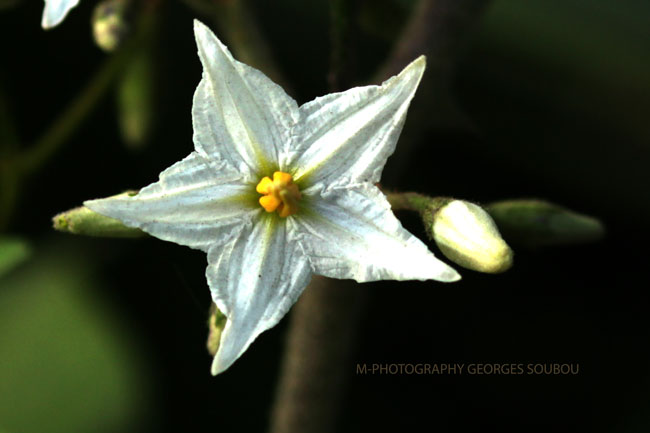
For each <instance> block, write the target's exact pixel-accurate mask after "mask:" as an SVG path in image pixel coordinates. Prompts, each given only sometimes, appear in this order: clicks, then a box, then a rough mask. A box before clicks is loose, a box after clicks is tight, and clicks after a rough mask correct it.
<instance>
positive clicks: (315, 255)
mask: <svg viewBox="0 0 650 433" xmlns="http://www.w3.org/2000/svg"><path fill="white" fill-rule="evenodd" d="M305 195H306V196H307V195H312V196H311V197H309V200H310V208H309V212H305V213H304V214H301V215H300V218H295V219H293V220H291V223H292V224H295V228H296V230H297V231H299V233H298V234H297V235H296V237H297V238H298V240H299V244H300V246H301V247H302V249H303V251H304V252H305V254H306V255H307V256H308V257H309V261H310V262H311V265H312V269H313V271H314V273H316V274H320V275H325V276H327V277H332V278H351V279H354V280H356V281H358V282H366V281H376V280H438V281H445V282H448V281H456V280H458V279H460V276H459V275H458V273H457V272H456V271H455V270H454V269H453V268H451V267H449V266H448V265H446V264H445V263H443V262H441V261H440V260H438V259H437V258H436V257H435V256H434V255H433V253H431V251H429V249H428V248H427V247H426V245H424V244H423V243H422V241H420V240H419V239H418V238H416V237H415V236H413V235H412V234H410V233H409V232H408V231H406V230H405V229H404V228H403V227H402V225H401V224H400V222H399V220H398V219H397V218H396V217H395V216H394V215H393V213H392V212H391V210H390V204H389V203H388V201H387V200H386V198H385V197H384V195H383V194H382V193H381V191H379V189H378V188H376V187H375V186H373V185H369V184H357V185H354V186H351V187H348V186H345V187H343V186H334V187H332V188H329V189H327V190H324V191H322V192H321V193H320V194H319V193H315V192H314V191H313V188H312V191H308V190H306V191H305ZM319 195H320V196H319Z"/></svg>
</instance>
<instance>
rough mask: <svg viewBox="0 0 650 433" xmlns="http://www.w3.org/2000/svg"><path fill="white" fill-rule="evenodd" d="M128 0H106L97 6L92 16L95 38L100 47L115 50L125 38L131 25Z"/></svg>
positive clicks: (109, 50)
mask: <svg viewBox="0 0 650 433" xmlns="http://www.w3.org/2000/svg"><path fill="white" fill-rule="evenodd" d="M126 6H127V1H126V0H104V1H102V2H100V3H98V4H97V6H95V10H94V11H93V17H92V26H93V38H94V39H95V43H96V44H97V46H98V47H99V48H101V49H102V50H104V51H107V52H111V51H114V50H115V49H116V48H117V47H118V46H119V45H120V43H121V42H122V41H123V40H124V38H125V36H126V35H127V33H128V30H129V25H128V22H127V19H126V9H127V7H126Z"/></svg>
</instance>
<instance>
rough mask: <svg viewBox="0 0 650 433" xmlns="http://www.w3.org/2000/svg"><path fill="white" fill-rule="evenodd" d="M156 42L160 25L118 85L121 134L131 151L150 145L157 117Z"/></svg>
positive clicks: (152, 30)
mask: <svg viewBox="0 0 650 433" xmlns="http://www.w3.org/2000/svg"><path fill="white" fill-rule="evenodd" d="M155 42H156V26H155V25H152V26H151V28H150V29H148V31H147V33H146V34H145V35H144V37H143V38H142V42H141V44H140V45H139V46H138V48H137V49H138V52H137V53H136V54H135V55H134V56H133V57H132V58H131V61H130V63H129V64H128V65H127V67H126V68H125V69H124V73H123V74H122V76H121V77H120V80H119V82H118V86H117V95H116V96H117V109H118V120H119V126H120V133H121V134H122V139H123V140H124V143H125V144H126V145H127V146H128V147H129V148H131V149H140V148H142V147H144V146H145V145H146V144H147V141H148V139H149V136H150V135H151V131H152V127H153V122H154V118H155V115H156V104H155V97H156V95H155V91H154V90H155V85H156V79H157V75H156V68H155V67H154V62H155V59H156V55H155V51H156V50H155V48H156V47H155Z"/></svg>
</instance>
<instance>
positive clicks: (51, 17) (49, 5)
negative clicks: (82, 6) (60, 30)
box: [41, 0, 79, 29]
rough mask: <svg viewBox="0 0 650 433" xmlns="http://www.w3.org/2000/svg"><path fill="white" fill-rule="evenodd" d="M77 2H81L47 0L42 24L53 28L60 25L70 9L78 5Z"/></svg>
mask: <svg viewBox="0 0 650 433" xmlns="http://www.w3.org/2000/svg"><path fill="white" fill-rule="evenodd" d="M77 4H79V0H45V8H44V9H43V18H42V19H41V26H42V27H43V28H44V29H51V28H52V27H55V26H57V25H59V23H60V22H61V21H63V19H64V18H65V16H66V15H68V12H70V9H72V8H73V7H75V6H77Z"/></svg>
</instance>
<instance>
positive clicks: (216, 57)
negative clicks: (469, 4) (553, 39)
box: [85, 21, 460, 374]
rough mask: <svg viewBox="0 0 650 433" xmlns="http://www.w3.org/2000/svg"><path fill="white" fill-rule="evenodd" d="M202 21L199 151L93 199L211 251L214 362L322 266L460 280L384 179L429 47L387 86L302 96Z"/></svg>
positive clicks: (223, 362)
mask: <svg viewBox="0 0 650 433" xmlns="http://www.w3.org/2000/svg"><path fill="white" fill-rule="evenodd" d="M194 31H195V35H196V41H197V44H198V49H199V57H200V58H201V62H202V64H203V79H202V80H201V82H200V83H199V86H198V88H197V89H196V93H195V94H194V105H193V108H192V116H193V124H194V145H195V151H194V152H192V153H190V155H189V156H188V157H187V158H185V159H183V160H182V161H180V162H178V163H176V164H174V165H173V166H171V167H170V168H168V169H167V170H165V171H163V172H162V173H161V174H160V180H159V181H158V182H156V183H154V184H152V185H149V186H148V187H146V188H144V189H142V190H141V191H140V193H139V194H138V195H137V196H134V197H125V196H121V197H115V198H108V199H102V200H92V201H88V202H86V203H85V205H86V206H88V207H89V208H91V209H92V210H94V211H96V212H98V213H100V214H104V215H107V216H110V217H113V218H116V219H118V220H120V221H122V222H123V223H124V224H126V225H127V226H132V227H139V228H140V229H142V230H144V231H146V232H148V233H150V234H151V235H153V236H156V237H158V238H160V239H163V240H167V241H172V242H176V243H178V244H181V245H187V246H189V247H192V248H197V249H200V250H203V251H206V252H207V253H208V268H207V272H206V273H207V279H208V284H209V286H210V290H211V292H212V298H213V300H214V302H215V303H216V304H217V307H218V308H219V309H220V310H221V311H222V312H223V313H224V314H225V315H226V316H227V318H228V321H227V324H226V327H225V329H224V330H223V334H222V337H221V343H220V346H219V349H218V351H217V353H216V355H215V358H214V362H213V365H212V373H213V374H218V373H220V372H222V371H224V370H225V369H226V368H228V367H229V366H230V365H231V364H232V363H233V362H234V361H235V360H236V359H237V358H239V357H240V356H241V354H242V353H243V352H244V351H245V350H246V348H247V347H248V346H249V345H250V344H251V342H252V341H253V340H254V339H255V338H256V337H257V336H258V335H259V334H260V333H262V332H263V331H265V330H267V329H269V328H271V327H272V326H274V325H275V324H276V323H278V321H279V320H280V319H281V318H282V317H283V316H284V315H285V314H286V313H287V311H288V310H289V308H290V307H291V306H292V305H293V304H294V302H295V301H296V300H297V298H298V296H299V295H300V294H301V292H302V291H303V289H304V288H305V286H306V285H307V283H308V282H309V280H310V278H311V275H312V273H316V274H319V275H325V276H327V277H332V278H351V279H354V280H356V281H359V282H365V281H376V280H383V279H392V280H409V279H419V280H428V279H433V280H439V281H455V280H458V279H459V278H460V277H459V275H458V274H457V273H456V271H454V270H453V269H452V268H450V267H449V266H447V265H446V264H444V263H443V262H441V261H439V260H438V259H436V258H435V257H434V256H433V254H432V253H431V252H430V251H429V250H428V249H427V247H426V246H425V245H424V244H423V243H422V242H421V241H420V240H419V239H417V238H415V237H414V236H413V235H411V234H410V233H409V232H407V231H406V230H405V229H404V228H402V226H401V224H400V223H399V221H398V220H397V218H395V216H394V215H393V214H392V213H391V211H390V205H389V204H388V202H387V200H386V198H385V197H384V195H383V194H382V193H381V191H380V190H379V189H378V188H377V187H375V186H374V184H375V183H376V182H378V181H379V177H380V175H381V171H382V169H383V167H384V164H385V163H386V159H387V158H388V156H389V155H390V154H392V153H393V150H394V149H395V143H396V141H397V138H398V136H399V133H400V130H401V128H402V125H403V123H404V119H405V116H406V110H407V108H408V105H409V103H410V101H411V98H412V97H413V94H414V93H415V90H416V88H417V86H418V83H419V81H420V78H421V77H422V73H423V72H424V68H425V59H424V57H420V58H418V59H417V60H415V61H414V62H413V63H411V64H410V65H409V66H408V67H407V68H406V69H404V71H402V72H401V73H400V74H399V75H398V76H396V77H393V78H391V79H390V80H388V81H386V82H385V83H383V84H382V85H381V86H367V87H358V88H354V89H350V90H348V91H346V92H342V93H334V94H330V95H327V96H324V97H321V98H317V99H315V100H313V101H311V102H309V103H307V104H305V105H303V106H301V107H298V105H297V104H296V102H295V101H294V100H293V99H292V98H290V97H289V96H288V95H287V94H286V93H284V91H283V90H282V88H280V87H279V86H278V85H276V84H275V83H273V82H272V81H271V80H270V79H269V78H267V77H266V76H265V75H264V74H262V73H261V72H260V71H258V70H256V69H253V68H251V67H250V66H247V65H245V64H243V63H240V62H238V61H236V60H235V59H233V57H232V55H231V54H230V52H229V51H228V49H227V48H226V47H225V46H224V45H223V44H222V43H221V42H220V41H219V40H218V39H217V37H216V36H215V35H214V34H213V33H212V32H211V31H210V30H209V29H208V28H207V27H205V26H204V25H203V24H201V23H199V22H198V21H196V22H195V25H194ZM271 177H273V180H271Z"/></svg>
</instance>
